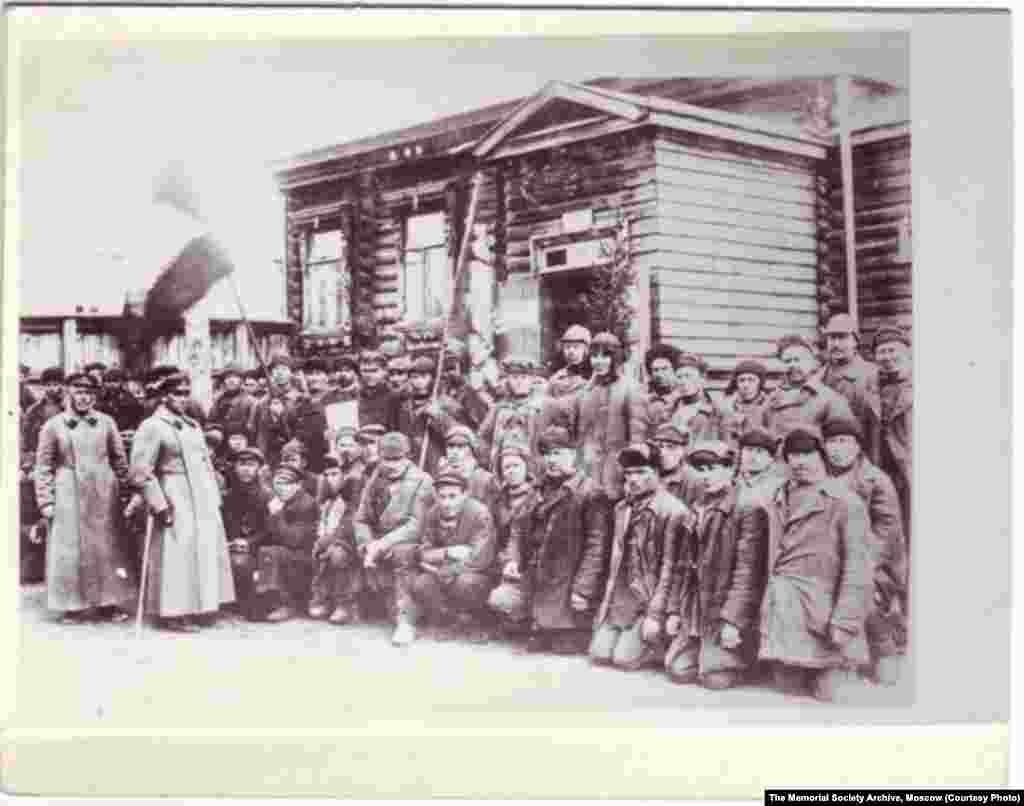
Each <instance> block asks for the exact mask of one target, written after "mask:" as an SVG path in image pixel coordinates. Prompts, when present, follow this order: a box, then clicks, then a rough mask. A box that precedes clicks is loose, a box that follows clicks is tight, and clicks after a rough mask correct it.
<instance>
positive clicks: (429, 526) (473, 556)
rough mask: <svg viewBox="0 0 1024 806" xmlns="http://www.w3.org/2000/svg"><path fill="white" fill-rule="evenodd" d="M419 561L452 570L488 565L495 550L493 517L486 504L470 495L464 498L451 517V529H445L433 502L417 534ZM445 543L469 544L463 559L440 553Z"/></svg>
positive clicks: (480, 569)
mask: <svg viewBox="0 0 1024 806" xmlns="http://www.w3.org/2000/svg"><path fill="white" fill-rule="evenodd" d="M419 544H420V549H421V550H422V557H423V562H425V563H429V564H431V565H434V566H439V567H441V568H444V569H446V570H449V571H451V572H453V573H456V574H458V573H461V572H462V571H476V572H478V573H484V572H486V571H489V570H490V569H491V566H492V565H493V564H494V557H495V555H496V554H497V539H496V536H495V533H494V520H493V518H491V513H490V512H488V511H487V507H485V506H484V505H483V504H481V503H480V502H479V501H477V500H476V499H473V498H467V499H466V501H465V503H464V504H463V507H462V511H461V512H460V513H459V514H458V516H457V517H456V520H455V529H454V531H453V532H451V533H448V532H447V530H445V529H443V528H442V527H441V508H440V507H439V506H437V505H436V504H435V505H434V506H433V507H431V509H430V512H428V513H427V517H426V520H425V521H424V523H423V528H422V529H421V530H420V535H419ZM449 546H469V547H470V549H472V551H471V552H470V555H469V557H467V558H466V559H465V560H464V561H459V560H452V559H449V558H447V557H445V556H444V554H445V550H446V549H447V548H448V547H449Z"/></svg>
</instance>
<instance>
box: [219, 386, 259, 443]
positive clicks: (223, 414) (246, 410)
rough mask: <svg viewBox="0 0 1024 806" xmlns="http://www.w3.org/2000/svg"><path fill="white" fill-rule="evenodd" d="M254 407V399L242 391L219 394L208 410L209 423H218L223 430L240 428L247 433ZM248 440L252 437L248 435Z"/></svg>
mask: <svg viewBox="0 0 1024 806" xmlns="http://www.w3.org/2000/svg"><path fill="white" fill-rule="evenodd" d="M255 407H256V399H255V398H254V397H252V396H251V395H249V394H246V393H245V392H244V391H243V390H242V389H239V390H238V391H237V392H235V393H233V394H232V393H230V392H228V391H227V390H225V391H223V392H221V393H220V394H219V395H218V396H217V399H216V400H214V401H213V406H212V407H211V408H210V422H211V423H220V424H221V425H222V426H224V428H225V429H226V430H227V429H232V428H242V429H245V431H246V433H248V432H249V420H250V419H251V418H252V410H253V409H254V408H255ZM250 439H252V436H251V435H250Z"/></svg>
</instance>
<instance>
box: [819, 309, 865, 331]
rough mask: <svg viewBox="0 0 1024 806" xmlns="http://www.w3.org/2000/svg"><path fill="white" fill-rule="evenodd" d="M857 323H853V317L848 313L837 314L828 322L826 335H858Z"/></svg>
mask: <svg viewBox="0 0 1024 806" xmlns="http://www.w3.org/2000/svg"><path fill="white" fill-rule="evenodd" d="M857 332H858V331H857V323H856V322H855V321H853V317H852V316H850V314H848V313H837V314H835V315H834V316H833V317H832V318H831V319H829V320H828V324H827V325H825V330H824V333H825V335H826V336H828V335H830V334H837V335H838V334H844V333H852V334H853V335H855V336H856V335H857Z"/></svg>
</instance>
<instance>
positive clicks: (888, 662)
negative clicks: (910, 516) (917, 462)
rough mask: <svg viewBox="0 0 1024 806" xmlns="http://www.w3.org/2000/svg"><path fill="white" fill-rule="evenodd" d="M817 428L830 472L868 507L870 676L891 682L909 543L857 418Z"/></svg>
mask: <svg viewBox="0 0 1024 806" xmlns="http://www.w3.org/2000/svg"><path fill="white" fill-rule="evenodd" d="M821 431H822V436H823V437H824V438H825V453H826V456H827V459H828V471H829V474H830V475H831V476H832V478H834V479H838V480H840V481H843V482H845V483H846V484H847V485H848V486H849V488H850V490H852V491H853V492H854V493H856V494H857V495H858V496H859V497H860V499H861V501H863V502H864V506H865V507H866V508H867V512H868V526H869V536H870V537H871V548H872V560H873V562H872V565H873V567H874V590H873V591H872V601H871V609H870V611H869V613H868V619H867V624H866V631H867V639H868V647H869V649H870V650H871V662H872V667H871V669H870V674H871V676H872V677H873V678H874V679H875V680H877V681H878V682H880V683H884V684H886V685H893V684H895V683H896V682H898V680H899V677H900V672H901V667H902V658H903V656H904V655H905V654H906V632H907V629H906V619H905V613H906V610H907V547H906V541H905V540H904V537H903V519H902V517H901V513H900V502H899V497H898V496H897V495H896V488H895V487H894V486H893V483H892V481H891V480H890V479H889V477H888V476H887V475H886V474H885V473H884V472H882V471H881V470H879V469H878V468H877V467H876V466H875V465H874V464H873V463H872V462H871V460H870V459H869V458H868V457H867V455H866V454H865V453H864V449H863V438H864V432H863V431H862V430H861V426H860V423H859V422H858V421H857V420H853V419H848V420H829V421H828V422H826V423H825V425H824V427H823V428H822V429H821Z"/></svg>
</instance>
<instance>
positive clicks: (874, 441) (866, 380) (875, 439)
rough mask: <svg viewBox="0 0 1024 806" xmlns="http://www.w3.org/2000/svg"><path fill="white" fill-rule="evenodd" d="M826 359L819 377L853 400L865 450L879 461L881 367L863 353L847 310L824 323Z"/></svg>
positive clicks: (851, 402)
mask: <svg viewBox="0 0 1024 806" xmlns="http://www.w3.org/2000/svg"><path fill="white" fill-rule="evenodd" d="M825 340H826V342H827V348H828V353H827V360H826V361H825V363H824V366H823V367H822V368H821V374H820V375H819V378H820V380H821V382H822V383H823V384H825V385H826V386H827V387H829V388H830V389H832V390H833V391H836V392H838V393H839V394H841V395H842V396H843V397H844V398H846V402H847V403H849V404H850V410H851V411H852V412H853V416H854V417H855V418H856V419H857V421H858V422H859V423H860V428H861V432H862V433H863V435H864V442H863V445H864V448H863V450H864V453H865V454H866V455H867V457H868V458H869V459H870V460H871V461H872V462H877V461H878V450H879V439H880V433H879V429H880V425H881V424H880V422H879V418H880V415H881V404H880V401H879V397H878V367H877V366H876V365H875V364H873V363H871V362H870V361H867V360H865V359H864V358H863V356H861V354H860V352H859V348H860V332H859V331H858V329H857V323H856V322H855V321H854V320H853V317H852V316H850V314H848V313H837V314H836V315H835V316H833V317H832V318H831V319H829V320H828V325H826V327H825Z"/></svg>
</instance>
